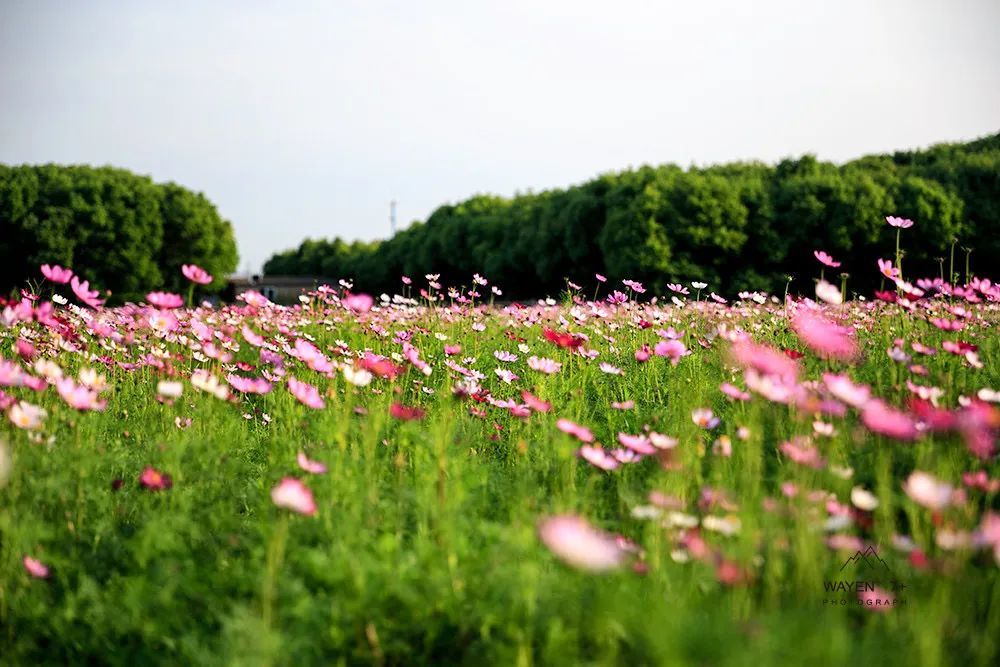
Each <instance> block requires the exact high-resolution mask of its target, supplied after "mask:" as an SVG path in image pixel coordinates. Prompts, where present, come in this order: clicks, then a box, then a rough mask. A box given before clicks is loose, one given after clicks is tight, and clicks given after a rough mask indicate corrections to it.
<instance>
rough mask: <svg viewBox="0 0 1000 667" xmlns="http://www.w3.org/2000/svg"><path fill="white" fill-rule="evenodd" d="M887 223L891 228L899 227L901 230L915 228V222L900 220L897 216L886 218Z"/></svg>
mask: <svg viewBox="0 0 1000 667" xmlns="http://www.w3.org/2000/svg"><path fill="white" fill-rule="evenodd" d="M885 221H886V222H888V223H889V226H891V227H898V228H900V229H909V228H910V227H912V226H913V221H912V220H910V219H909V218H899V217H896V216H895V215H887V216H885Z"/></svg>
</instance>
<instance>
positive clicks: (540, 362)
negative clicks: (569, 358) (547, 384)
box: [528, 356, 562, 375]
mask: <svg viewBox="0 0 1000 667" xmlns="http://www.w3.org/2000/svg"><path fill="white" fill-rule="evenodd" d="M528 368H530V369H531V370H533V371H538V372H539V373H545V374H546V375H553V374H555V373H558V372H559V371H560V370H562V364H561V363H559V362H558V361H555V360H553V359H546V358H544V357H535V356H531V357H528Z"/></svg>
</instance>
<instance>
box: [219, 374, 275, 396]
mask: <svg viewBox="0 0 1000 667" xmlns="http://www.w3.org/2000/svg"><path fill="white" fill-rule="evenodd" d="M226 382H228V383H229V386H230V387H232V388H233V389H235V390H236V391H238V392H241V393H244V394H266V393H268V392H269V391H271V383H270V382H268V381H267V380H265V379H264V378H247V377H240V376H239V375H233V374H232V373H230V374H229V375H227V376H226Z"/></svg>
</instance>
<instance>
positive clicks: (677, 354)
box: [653, 340, 691, 366]
mask: <svg viewBox="0 0 1000 667" xmlns="http://www.w3.org/2000/svg"><path fill="white" fill-rule="evenodd" d="M653 353H654V354H656V355H657V356H658V357H669V358H670V363H671V365H673V366H676V365H677V363H678V362H679V361H680V360H681V357H684V356H686V355H688V354H691V353H690V352H688V349H687V348H686V347H685V346H684V343H682V342H681V341H679V340H661V341H660V342H658V343H657V344H656V345H655V347H653Z"/></svg>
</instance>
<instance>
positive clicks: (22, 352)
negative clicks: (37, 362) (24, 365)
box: [14, 338, 38, 361]
mask: <svg viewBox="0 0 1000 667" xmlns="http://www.w3.org/2000/svg"><path fill="white" fill-rule="evenodd" d="M14 350H15V351H16V352H17V356H19V357H21V358H22V359H24V360H25V361H31V360H32V359H34V358H35V356H36V355H37V354H38V350H37V349H36V348H35V346H34V345H32V344H31V343H29V342H28V341H26V340H24V339H23V338H18V339H17V341H16V342H15V343H14Z"/></svg>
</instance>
